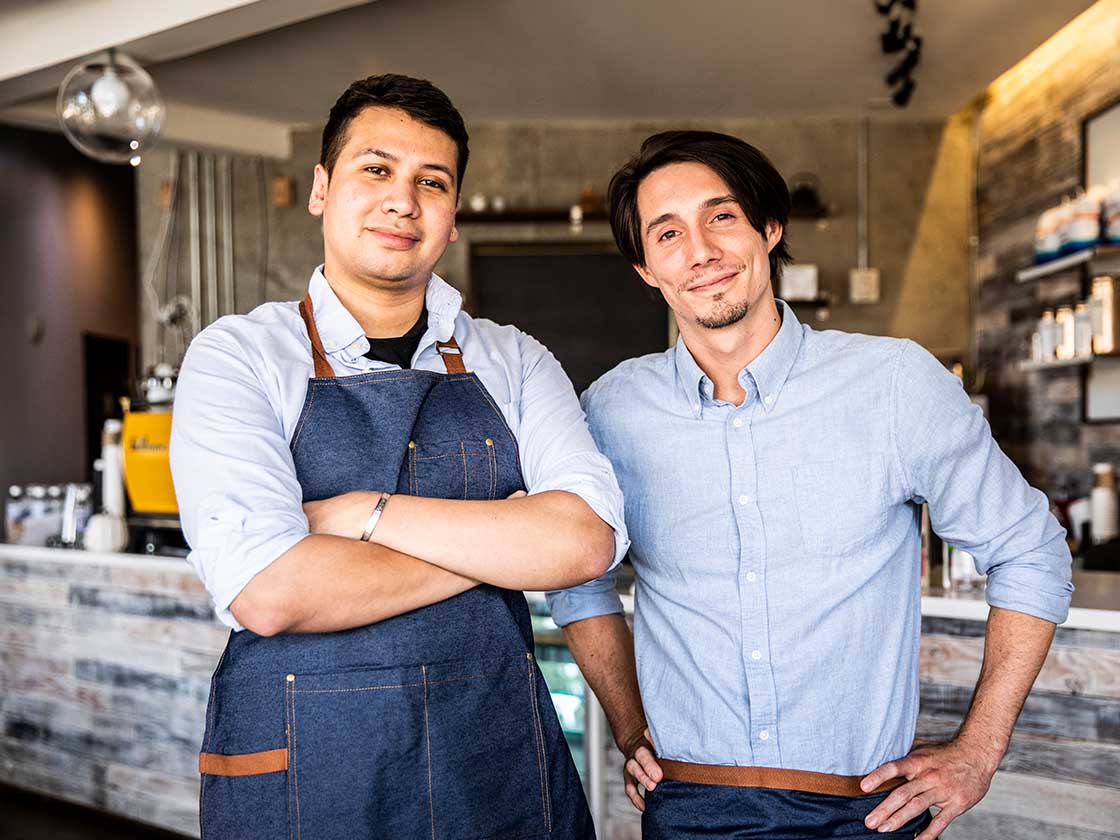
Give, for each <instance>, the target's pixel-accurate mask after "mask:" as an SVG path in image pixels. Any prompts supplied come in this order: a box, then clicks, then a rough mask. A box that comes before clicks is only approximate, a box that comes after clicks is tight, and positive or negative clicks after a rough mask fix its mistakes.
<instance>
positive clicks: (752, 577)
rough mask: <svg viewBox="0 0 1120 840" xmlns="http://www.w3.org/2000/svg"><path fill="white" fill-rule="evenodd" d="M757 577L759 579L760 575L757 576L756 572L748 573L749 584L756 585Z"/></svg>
mask: <svg viewBox="0 0 1120 840" xmlns="http://www.w3.org/2000/svg"><path fill="white" fill-rule="evenodd" d="M757 577H758V575H756V574H755V573H754V572H747V581H748V582H749V583H754V580H755V578H757Z"/></svg>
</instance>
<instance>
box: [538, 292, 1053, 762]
mask: <svg viewBox="0 0 1120 840" xmlns="http://www.w3.org/2000/svg"><path fill="white" fill-rule="evenodd" d="M779 311H781V312H782V325H781V328H780V329H779V331H778V334H777V336H776V337H775V338H774V339H773V341H771V343H770V345H769V346H768V347H767V348H766V349H765V350H764V351H763V352H762V353H761V354H760V355H759V356H758V358H756V359H755V360H754V361H753V362H751V364H749V365H748V366H747V367H746V368H745V369H744V370H743V371H742V372H741V373H740V374H739V382H740V384H741V385H742V386H743V388H744V389H745V390H746V394H747V395H746V399H745V400H744V402H743V404H742V405H741V406H735V405H732V404H730V403H727V402H717V401H713V400H712V398H711V394H712V383H711V381H710V380H709V379H708V377H707V376H705V375H704V373H703V372H702V371H701V369H700V367H699V366H698V365H697V364H696V361H695V360H694V359H693V358H692V355H691V354H690V353H689V351H688V348H687V347H686V346H685V345H684V343H683V341H678V342H677V344H676V346H675V347H673V348H671V349H669V350H667V351H666V352H664V353H660V354H655V355H650V356H643V357H641V358H638V359H631V360H629V361H626V362H623V363H622V364H621V365H619V366H618V367H616V368H615V369H614V370H612V371H611V372H610V373H608V374H606V375H605V376H603V377H602V378H601V379H599V380H598V381H597V382H596V383H595V384H593V385H592V386H591V388H589V389H588V391H587V393H586V394H585V395H584V399H583V403H584V410H585V411H586V413H587V416H588V421H589V424H590V427H591V432H592V435H593V437H594V438H595V440H596V442H597V443H598V444H599V447H600V448H601V449H602V451H603V453H604V454H605V455H606V456H607V457H608V458H609V459H610V460H611V462H612V464H613V465H614V468H615V472H616V474H617V476H618V480H619V483H620V485H621V487H622V491H623V495H624V497H625V515H626V523H627V526H628V528H629V532H630V538H631V540H632V546H631V550H630V557H631V560H632V561H633V565H634V571H635V574H636V578H637V582H636V588H635V607H634V610H635V615H634V640H635V651H636V656H637V663H638V678H639V682H640V685H641V693H642V702H643V704H644V706H645V710H646V714H647V717H648V720H649V724H650V729H651V733H652V735H653V740H654V743H655V744H656V745H657V748H658V752H659V753H660V754H661V756H662V757H664V758H670V759H676V760H681V761H692V762H700V763H706V764H728V765H755V766H765V767H781V768H789V769H799V770H814V771H818V772H824V773H838V774H843V775H860V774H864V773H867V772H869V771H871V770H873V769H874V768H876V767H878V766H879V765H881V764H883V763H885V762H887V761H890V760H893V759H896V758H898V757H900V756H902V755H905V754H906V753H907V752H908V751H909V749H910V747H911V744H912V741H913V738H914V725H915V721H916V719H917V714H918V700H919V694H918V645H919V638H920V632H921V602H920V559H919V558H920V516H919V512H920V507H919V506H920V504H921V503H922V502H928V503H929V508H930V516H931V519H932V523H933V527H934V529H935V530H936V531H937V533H938V534H940V535H941V536H942V537H944V538H945V539H946V540H948V541H949V542H952V543H953V544H954V545H958V546H961V547H962V548H965V549H967V550H968V551H969V552H971V553H972V554H973V556H974V557H975V558H976V563H977V566H978V567H979V568H980V570H981V571H983V572H986V573H987V575H988V586H987V599H988V603H989V604H991V605H993V606H998V607H1004V608H1007V609H1011V610H1018V611H1020V612H1024V613H1029V614H1031V615H1034V616H1038V617H1040V618H1044V619H1047V620H1048V621H1053V622H1061V621H1063V620H1064V619H1065V616H1066V614H1067V611H1068V607H1069V599H1070V593H1071V592H1072V591H1073V587H1072V586H1071V584H1070V555H1069V551H1068V549H1067V547H1066V543H1065V539H1064V538H1065V531H1064V530H1063V529H1062V528H1061V526H1060V525H1059V524H1058V523H1057V521H1056V520H1055V519H1054V518H1053V516H1051V514H1050V512H1049V505H1048V503H1047V500H1046V497H1045V496H1044V495H1043V494H1042V493H1041V492H1039V491H1038V490H1035V489H1033V488H1032V487H1030V486H1029V485H1028V484H1027V482H1026V481H1025V480H1024V479H1023V477H1022V476H1021V475H1020V473H1019V471H1018V469H1016V467H1015V466H1014V464H1012V463H1011V461H1010V460H1009V459H1008V458H1007V457H1006V456H1005V455H1004V454H1003V452H1001V451H1000V449H999V447H998V446H997V445H996V443H995V442H994V441H993V440H992V436H991V432H990V430H989V427H988V424H987V422H986V421H985V419H984V417H983V414H982V412H981V410H980V409H979V408H978V407H977V406H975V405H973V404H972V403H971V402H970V401H969V399H968V397H967V396H966V394H965V392H964V389H963V388H962V387H961V383H960V381H959V380H958V379H957V378H956V377H955V376H953V375H952V374H951V373H949V372H948V371H947V370H945V368H944V367H943V366H942V365H941V364H940V363H938V361H937V360H936V359H935V358H934V357H933V356H931V355H930V354H929V353H927V352H926V351H925V350H923V349H922V348H921V347H920V346H919V345H917V344H915V343H913V342H911V341H906V340H900V339H891V338H879V337H871V336H864V335H854V334H848V333H842V332H836V331H825V332H819V331H817V330H814V329H812V328H810V327H807V326H803V325H802V324H800V323H798V321H797V318H796V317H795V316H794V314H793V312H792V310H791V309H790V308H789V307H788V306H785V305H784V304H782V303H781V302H779ZM614 575H615V572H614V571H611V572H608V573H607V574H606V575H604V577H602V578H600V579H599V580H596V581H592V582H591V583H587V584H584V585H583V586H579V587H575V588H572V589H568V590H563V591H559V592H553V593H549V602H550V605H551V608H552V611H553V615H554V617H555V619H556V621H557V623H558V624H561V625H563V624H568V623H570V622H572V621H578V620H579V619H583V618H589V617H591V616H595V615H604V614H608V613H612V612H621V609H622V608H621V603H620V602H619V599H618V596H617V595H616V594H615V593H614V588H613V584H614Z"/></svg>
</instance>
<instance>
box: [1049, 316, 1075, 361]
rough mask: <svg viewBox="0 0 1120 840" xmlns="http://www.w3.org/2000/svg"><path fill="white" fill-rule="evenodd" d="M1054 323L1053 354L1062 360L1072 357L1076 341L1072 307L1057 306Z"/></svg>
mask: <svg viewBox="0 0 1120 840" xmlns="http://www.w3.org/2000/svg"><path fill="white" fill-rule="evenodd" d="M1054 323H1055V324H1056V325H1057V338H1056V341H1055V347H1054V355H1056V356H1057V357H1058V358H1059V359H1062V360H1068V359H1072V358H1073V356H1074V353H1075V349H1074V348H1075V343H1076V336H1075V326H1074V320H1073V307H1072V306H1060V307H1058V311H1057V312H1056V313H1055V314H1054Z"/></svg>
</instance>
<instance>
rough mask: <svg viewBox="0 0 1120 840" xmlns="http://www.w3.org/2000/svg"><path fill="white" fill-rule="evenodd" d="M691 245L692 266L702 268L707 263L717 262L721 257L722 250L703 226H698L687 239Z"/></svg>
mask: <svg viewBox="0 0 1120 840" xmlns="http://www.w3.org/2000/svg"><path fill="white" fill-rule="evenodd" d="M689 244H690V245H691V246H692V253H691V254H690V256H691V258H692V268H693V269H698V268H703V267H704V266H706V265H708V264H709V263H713V262H717V263H718V262H719V261H720V260H721V259H723V251H722V250H721V249H720V247H719V245H718V244H716V242H715V240H714V238H713V237H712V236H711V234H710V233H709V232H708V231H707V230H705V229H704V228H703V227H701V228H699V229H698V230H697V231H696V233H695V234H693V235H692V237H691V238H690V240H689Z"/></svg>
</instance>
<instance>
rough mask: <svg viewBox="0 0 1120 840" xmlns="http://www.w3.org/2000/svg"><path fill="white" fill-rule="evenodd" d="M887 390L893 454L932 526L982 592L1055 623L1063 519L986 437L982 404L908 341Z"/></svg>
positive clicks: (1064, 591) (1065, 577)
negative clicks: (971, 568)
mask: <svg viewBox="0 0 1120 840" xmlns="http://www.w3.org/2000/svg"><path fill="white" fill-rule="evenodd" d="M896 376H897V379H896V384H895V388H894V391H893V394H894V401H895V405H894V407H893V411H894V417H895V422H894V431H895V435H896V455H897V458H898V462H899V467H900V469H901V471H902V476H903V481H904V483H905V484H906V485H907V490H908V495H909V496H910V497H912V498H914V499H916V500H918V501H925V502H928V503H929V511H930V522H931V524H932V526H933V530H934V531H935V532H936V533H937V534H938V535H939V536H940V537H941V538H942V539H944V540H945V541H946V542H949V543H952V544H953V545H955V546H958V547H960V548H963V549H964V550H966V551H968V552H969V553H970V554H972V556H973V557H974V558H975V559H976V567H977V569H978V570H979V571H980V572H982V573H984V574H986V575H987V576H988V581H987V589H986V592H987V600H988V603H989V604H990V605H991V606H993V607H1002V608H1005V609H1009V610H1015V611H1017V612H1023V613H1027V614H1029V615H1033V616H1036V617H1037V618H1042V619H1045V620H1047V621H1052V622H1054V623H1056V624H1060V623H1061V622H1063V621H1065V619H1066V616H1067V615H1068V613H1069V602H1070V595H1071V593H1072V592H1073V585H1072V584H1071V583H1070V569H1071V559H1070V553H1069V548H1068V546H1067V545H1066V540H1065V538H1066V532H1065V529H1064V528H1062V526H1061V525H1060V524H1059V523H1058V521H1057V520H1056V519H1055V518H1054V516H1053V515H1052V514H1051V513H1050V504H1049V502H1048V501H1047V499H1046V496H1045V495H1044V494H1043V493H1042V492H1041V491H1039V490H1037V489H1035V488H1033V487H1031V486H1030V485H1029V484H1028V483H1027V481H1026V480H1025V479H1024V478H1023V476H1022V474H1021V473H1020V472H1019V470H1018V468H1017V467H1016V466H1015V465H1014V464H1013V463H1012V462H1011V460H1010V459H1009V458H1008V457H1007V456H1006V455H1005V454H1004V453H1003V451H1002V450H1000V448H999V445H998V444H997V443H996V442H995V440H993V438H992V434H991V429H990V428H989V426H988V422H987V420H985V418H984V414H983V412H982V411H981V409H980V407H979V406H977V405H975V404H973V403H972V402H971V401H970V400H969V399H968V396H967V395H966V394H965V392H964V389H963V388H962V387H961V383H960V380H959V379H957V377H955V376H954V375H953V374H951V373H950V372H949V371H947V370H946V369H945V368H944V366H942V365H941V363H940V362H938V361H937V360H936V359H935V358H934V357H933V356H932V355H930V354H929V353H928V352H926V351H925V350H924V349H922V348H921V347H919V346H918V345H916V344H914V343H913V342H906V343H905V344H904V346H903V349H902V351H901V354H900V356H899V365H898V369H897V371H896Z"/></svg>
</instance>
